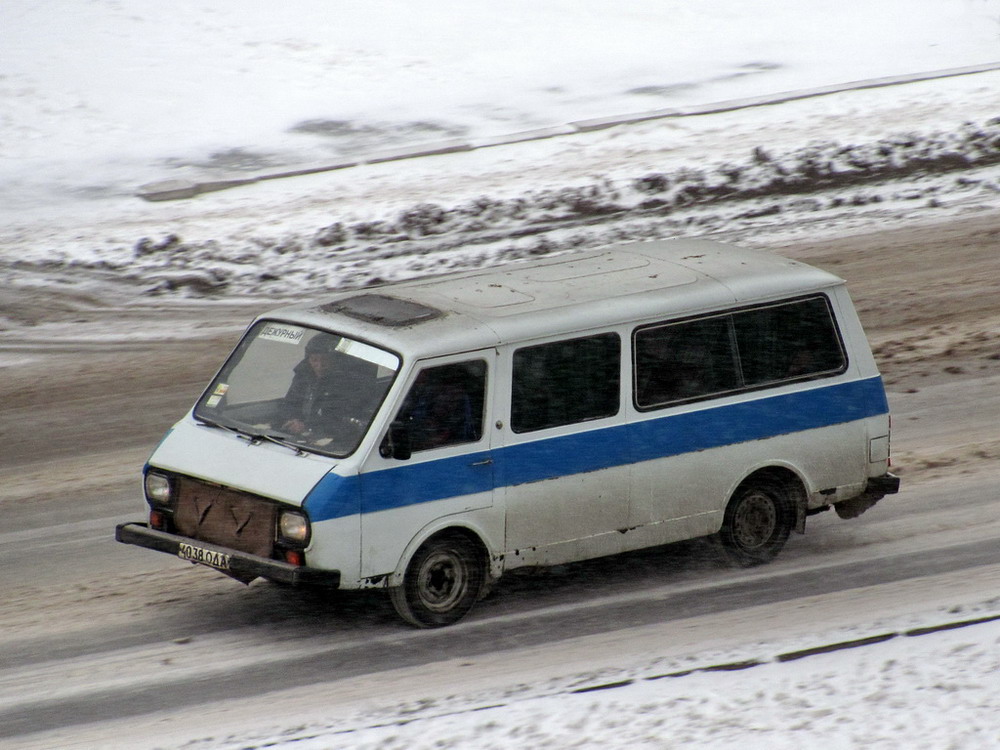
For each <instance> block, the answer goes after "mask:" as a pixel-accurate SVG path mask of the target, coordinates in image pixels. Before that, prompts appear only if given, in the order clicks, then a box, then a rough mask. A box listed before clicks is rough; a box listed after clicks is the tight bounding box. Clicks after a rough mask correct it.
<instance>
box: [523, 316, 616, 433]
mask: <svg viewBox="0 0 1000 750" xmlns="http://www.w3.org/2000/svg"><path fill="white" fill-rule="evenodd" d="M620 361H621V339H619V337H618V336H617V334H614V333H602V334H599V335H597V336H587V337H584V338H578V339H571V340H568V341H556V342H553V343H551V344H542V345H540V346H528V347H524V348H522V349H518V350H517V351H515V352H514V372H513V387H512V390H513V392H512V394H511V429H512V430H514V432H531V431H533V430H542V429H545V428H547V427H559V426H560V425H567V424H573V423H574V422H584V421H587V420H591V419H600V418H602V417H611V416H614V415H615V414H617V413H618V409H619V390H620V388H619V386H620V375H619V373H620V372H621V365H620Z"/></svg>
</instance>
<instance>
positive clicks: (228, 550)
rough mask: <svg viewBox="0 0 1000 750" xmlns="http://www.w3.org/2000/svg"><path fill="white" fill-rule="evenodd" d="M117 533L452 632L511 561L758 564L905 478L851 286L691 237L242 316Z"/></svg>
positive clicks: (233, 571)
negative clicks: (368, 598)
mask: <svg viewBox="0 0 1000 750" xmlns="http://www.w3.org/2000/svg"><path fill="white" fill-rule="evenodd" d="M144 486H145V499H146V503H147V505H148V518H147V520H146V521H145V522H144V523H126V524H122V525H120V526H119V527H118V528H117V533H116V536H117V539H118V540H119V541H121V542H125V543H128V544H135V545H139V546H143V547H148V548H151V549H155V550H159V551H162V552H167V553H169V554H172V555H177V556H179V557H180V558H182V559H184V560H189V561H191V562H194V563H199V564H201V565H206V566H210V567H212V568H216V569H218V570H220V571H222V572H223V573H225V574H227V575H229V576H231V577H233V578H235V579H237V580H240V581H243V582H249V581H251V580H253V579H255V578H257V577H264V578H266V579H271V580H273V581H278V582H283V583H286V584H292V585H322V586H329V587H334V588H342V589H358V588H375V587H377V588H385V589H387V590H388V593H389V595H390V598H391V600H392V603H393V605H394V606H395V608H396V610H397V611H398V613H399V614H400V615H401V616H402V617H403V618H404V619H405V620H407V621H408V622H410V623H412V624H414V625H417V626H420V627H434V626H440V625H447V624H450V623H453V622H455V621H457V620H458V619H460V618H461V617H463V616H464V615H465V614H466V613H467V612H468V611H469V610H470V608H471V607H472V606H473V604H474V603H475V602H476V600H477V599H478V598H479V597H480V596H481V595H483V594H484V593H485V591H486V590H487V589H488V588H490V587H491V586H492V584H493V583H495V582H496V581H497V580H498V579H499V578H500V576H501V575H502V574H503V573H504V572H505V571H508V570H513V569H515V568H519V567H523V566H545V565H555V564H560V563H567V562H571V561H576V560H584V559H589V558H597V557H602V556H606V555H614V554H618V553H622V552H626V551H628V550H635V549H640V548H644V547H650V546H653V545H663V544H668V543H671V542H676V541H679V540H683V539H692V538H695V537H702V536H709V535H716V536H717V538H718V540H720V541H721V546H722V548H723V549H725V550H726V551H727V552H728V554H729V555H730V556H731V557H732V558H733V560H735V561H736V562H737V563H739V564H741V565H754V564H758V563H764V562H767V561H769V560H771V559H772V558H773V557H774V556H775V555H776V554H778V551H779V550H780V549H781V548H782V546H783V545H784V544H785V541H786V540H787V538H788V536H789V534H790V532H791V531H793V530H795V531H797V532H800V533H801V532H804V530H805V522H806V517H807V516H809V515H811V514H814V513H818V512H820V511H824V510H829V509H830V508H834V509H835V510H836V511H837V512H838V513H839V515H840V516H841V517H844V518H851V517H854V516H857V515H859V514H860V513H862V512H863V511H865V510H867V509H868V508H869V507H870V506H871V505H873V504H874V503H875V502H876V501H877V500H879V499H881V498H882V497H883V496H884V495H886V494H890V493H895V492H897V490H898V488H899V480H898V478H897V477H895V476H894V475H893V474H891V473H890V472H889V414H888V405H887V402H886V396H885V391H884V389H883V385H882V379H881V377H880V375H879V373H878V370H877V368H876V365H875V361H874V359H873V357H872V354H871V351H870V349H869V346H868V343H867V340H866V339H865V335H864V332H863V331H862V328H861V325H860V323H859V321H858V317H857V314H856V313H855V310H854V307H853V305H852V303H851V300H850V297H849V296H848V292H847V289H846V288H845V285H844V282H843V281H842V280H841V279H839V278H837V277H836V276H833V275H831V274H829V273H826V272H824V271H821V270H818V269H816V268H813V267H811V266H808V265H805V264H803V263H799V262H796V261H792V260H788V259H785V258H782V257H778V256H776V255H772V254H769V253H765V252H759V251H753V250H746V249H740V248H735V247H730V246H726V245H722V244H719V243H715V242H709V241H703V240H670V241H655V242H644V243H633V244H626V245H622V246H618V247H612V248H607V249H603V250H599V251H593V252H586V253H581V254H573V255H562V256H558V257H546V258H540V259H535V260H531V261H525V262H520V263H514V264H511V265H507V266H502V267H499V268H495V269H490V270H482V271H473V272H464V273H457V274H451V275H447V276H439V277H433V278H426V279H421V280H417V281H410V282H405V283H396V284H388V285H384V286H379V287H372V288H366V289H361V290H353V291H347V292H341V293H339V294H335V295H332V296H331V297H329V298H328V299H325V300H323V301H320V302H315V303H312V304H305V305H299V306H294V307H288V308H283V309H280V310H277V311H275V312H271V313H267V314H265V315H262V316H260V317H258V318H257V319H256V320H255V321H254V322H253V323H252V324H251V325H250V327H249V328H248V329H247V332H246V334H245V335H244V336H243V338H242V340H241V341H240V342H239V344H238V345H237V346H236V348H235V350H234V351H233V352H232V354H231V355H230V356H229V358H228V360H226V362H225V364H224V365H223V366H222V369H221V370H220V371H219V373H218V375H216V377H215V379H214V380H212V382H211V383H210V384H209V386H208V388H207V389H206V390H205V392H204V393H203V394H202V396H201V398H199V399H198V401H197V403H196V404H195V405H194V407H193V408H192V410H191V411H190V412H189V413H188V414H187V415H186V416H185V417H184V418H183V419H182V420H181V421H180V422H178V423H177V424H176V425H175V426H174V427H173V428H172V429H171V430H170V431H169V432H168V433H167V435H166V436H165V437H164V438H163V440H162V442H161V443H160V444H159V445H158V446H157V448H156V450H155V451H154V453H153V454H152V456H151V457H150V458H149V461H148V464H147V465H146V467H145V469H144Z"/></svg>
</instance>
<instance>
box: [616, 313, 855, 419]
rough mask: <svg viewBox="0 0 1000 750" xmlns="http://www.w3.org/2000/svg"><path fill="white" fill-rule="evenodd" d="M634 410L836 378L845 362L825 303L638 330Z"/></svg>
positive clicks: (837, 335)
mask: <svg viewBox="0 0 1000 750" xmlns="http://www.w3.org/2000/svg"><path fill="white" fill-rule="evenodd" d="M634 343H635V346H634V351H635V367H634V377H635V383H634V386H635V404H636V406H637V407H638V408H639V409H651V408H655V407H658V406H663V405H665V404H673V403H680V402H685V401H691V400H696V399H700V398H708V397H710V396H717V395H722V394H725V393H732V392H736V391H740V390H751V389H755V388H760V387H766V386H768V385H772V384H778V383H784V382H789V381H793V380H800V379H809V378H814V377H820V376H823V375H832V374H836V373H839V372H843V371H844V369H845V368H846V367H847V358H846V356H845V354H844V348H843V344H842V343H841V339H840V335H839V334H838V332H837V327H836V324H835V323H834V320H833V314H832V312H831V310H830V305H829V302H828V301H827V299H826V298H825V297H822V296H816V297H810V298H807V299H801V300H794V301H791V302H783V303H780V304H776V305H767V306H762V307H757V308H753V309H750V310H740V311H736V312H732V313H726V314H723V315H713V316H711V317H707V318H699V319H697V320H689V321H684V322H681V323H668V324H663V325H654V326H649V327H646V328H641V329H639V330H637V331H636V332H635V335H634Z"/></svg>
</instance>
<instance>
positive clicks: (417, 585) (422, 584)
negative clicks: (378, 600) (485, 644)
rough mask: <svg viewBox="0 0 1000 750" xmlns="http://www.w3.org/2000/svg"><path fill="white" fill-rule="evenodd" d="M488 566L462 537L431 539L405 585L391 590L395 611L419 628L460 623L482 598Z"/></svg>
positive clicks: (415, 558) (414, 560) (408, 571)
mask: <svg viewBox="0 0 1000 750" xmlns="http://www.w3.org/2000/svg"><path fill="white" fill-rule="evenodd" d="M484 578H485V563H484V560H483V556H482V555H481V554H480V553H479V550H478V549H477V547H476V545H475V544H473V542H471V541H470V540H469V539H468V538H466V537H464V536H461V535H460V534H445V535H441V536H436V537H432V538H431V539H428V540H427V541H426V542H424V544H423V545H422V546H421V547H420V549H418V550H417V552H416V554H414V555H413V558H412V559H411V560H410V564H409V565H407V567H406V574H405V576H404V577H403V585H402V586H399V587H397V588H391V589H389V596H390V598H391V599H392V605H393V606H394V607H395V608H396V612H397V613H398V614H399V616H400V617H402V618H403V619H404V620H406V621H407V622H408V623H410V624H411V625H416V626H417V627H418V628H439V627H442V626H444V625H451V624H452V623H455V622H458V621H459V620H461V619H462V618H463V617H465V615H466V614H468V612H469V610H470V609H472V605H473V604H475V603H476V601H477V600H478V599H479V594H480V591H481V590H482V588H483V582H484Z"/></svg>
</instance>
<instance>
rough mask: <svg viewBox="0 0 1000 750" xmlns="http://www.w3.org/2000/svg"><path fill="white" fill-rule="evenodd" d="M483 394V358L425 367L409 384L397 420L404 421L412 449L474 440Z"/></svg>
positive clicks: (479, 432)
mask: <svg viewBox="0 0 1000 750" xmlns="http://www.w3.org/2000/svg"><path fill="white" fill-rule="evenodd" d="M485 394H486V363H485V362H484V361H483V360H469V361H467V362H456V363H454V364H448V365H440V366H438V367H428V368H426V369H424V370H421V371H420V373H419V374H418V375H417V377H416V380H414V381H413V385H412V386H410V392H409V393H408V394H407V396H406V400H405V401H404V402H403V406H402V407H401V408H400V410H399V413H398V414H397V415H396V421H397V422H401V423H402V424H404V425H406V427H407V429H408V432H409V436H410V446H411V448H412V450H413V452H417V451H425V450H430V449H432V448H443V447H445V446H449V445H458V444H460V443H471V442H475V441H477V440H479V439H480V438H481V437H482V436H483V411H484V404H485Z"/></svg>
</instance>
